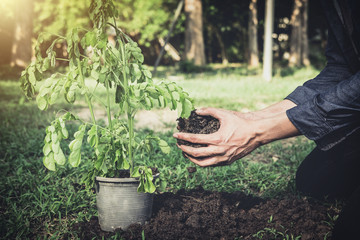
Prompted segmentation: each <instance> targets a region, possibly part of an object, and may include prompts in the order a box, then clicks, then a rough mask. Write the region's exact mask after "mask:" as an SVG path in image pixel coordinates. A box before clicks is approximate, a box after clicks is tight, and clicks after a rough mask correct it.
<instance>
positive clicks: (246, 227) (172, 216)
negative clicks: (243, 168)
mask: <svg viewBox="0 0 360 240" xmlns="http://www.w3.org/2000/svg"><path fill="white" fill-rule="evenodd" d="M336 214H338V209H333V208H331V207H330V205H327V204H324V203H321V202H318V201H315V200H312V199H309V198H306V197H300V198H299V197H295V196H288V197H283V198H282V199H269V200H264V199H260V198H257V197H252V196H247V195H245V194H244V193H241V192H234V193H224V192H223V193H220V192H210V191H205V190H203V189H195V190H191V191H188V192H186V191H184V190H181V191H178V192H177V193H176V194H173V193H161V194H156V195H155V196H154V206H153V214H152V218H151V219H150V220H149V222H148V223H147V224H145V225H143V226H142V225H139V224H133V225H131V226H130V227H129V228H128V229H127V230H126V231H122V230H121V229H119V230H117V231H116V233H117V234H120V235H121V236H122V237H123V238H124V239H130V240H131V239H142V232H144V235H145V239H207V240H208V239H224V240H225V239H231V240H233V239H296V237H297V236H301V239H302V240H310V239H331V221H330V218H329V216H331V217H333V216H335V215H336ZM73 228H74V229H73V230H74V231H76V232H77V233H79V234H80V236H79V237H80V238H81V239H94V238H95V239H98V238H100V239H101V238H102V237H103V238H105V239H106V238H108V237H110V236H113V235H114V234H115V233H109V232H103V231H102V230H101V229H100V226H99V224H98V219H97V217H93V218H92V219H91V220H90V221H89V222H80V223H76V224H74V225H73ZM286 235H288V237H289V238H287V237H286ZM325 236H326V237H325ZM291 237H293V238H291Z"/></svg>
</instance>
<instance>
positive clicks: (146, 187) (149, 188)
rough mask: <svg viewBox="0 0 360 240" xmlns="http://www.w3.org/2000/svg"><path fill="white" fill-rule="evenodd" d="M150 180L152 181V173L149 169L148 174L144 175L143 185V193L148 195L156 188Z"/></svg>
mask: <svg viewBox="0 0 360 240" xmlns="http://www.w3.org/2000/svg"><path fill="white" fill-rule="evenodd" d="M152 180H153V176H152V172H151V169H150V173H149V172H146V174H145V184H144V190H145V192H148V193H153V192H155V190H156V187H155V185H154V183H153V182H152Z"/></svg>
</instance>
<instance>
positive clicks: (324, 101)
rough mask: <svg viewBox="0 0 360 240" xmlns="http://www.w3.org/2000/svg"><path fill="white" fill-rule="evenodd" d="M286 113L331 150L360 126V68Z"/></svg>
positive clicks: (315, 139)
mask: <svg viewBox="0 0 360 240" xmlns="http://www.w3.org/2000/svg"><path fill="white" fill-rule="evenodd" d="M286 113H287V116H288V118H289V119H290V121H291V122H292V123H293V124H294V126H295V127H296V128H297V129H298V130H299V131H300V132H301V133H302V134H303V135H305V136H306V137H307V138H309V139H311V140H314V141H315V142H316V143H317V145H318V147H319V148H320V149H322V150H328V149H330V148H331V147H333V146H335V145H336V144H337V143H339V142H341V141H342V140H344V139H345V138H346V137H347V136H349V135H350V134H351V133H353V132H354V131H356V130H358V129H359V128H360V71H359V72H357V73H356V74H354V75H352V76H351V77H350V78H348V79H346V80H344V81H341V82H339V83H338V84H336V85H335V86H333V87H332V88H331V89H329V90H327V91H326V92H323V93H317V94H315V95H314V97H312V98H311V99H310V100H308V101H306V102H304V103H301V104H299V105H298V106H296V107H294V108H292V109H289V110H288V111H287V112H286Z"/></svg>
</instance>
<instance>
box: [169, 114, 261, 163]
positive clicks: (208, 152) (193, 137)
mask: <svg viewBox="0 0 360 240" xmlns="http://www.w3.org/2000/svg"><path fill="white" fill-rule="evenodd" d="M196 113H197V114H199V115H210V116H213V117H214V118H217V119H218V120H219V121H220V128H219V130H218V131H217V132H215V133H212V134H191V133H175V134H174V137H175V138H177V139H182V140H185V141H188V142H192V143H198V144H205V145H207V146H206V147H200V148H194V147H190V146H185V145H178V147H179V148H180V149H181V150H182V151H183V152H184V153H185V155H186V157H188V158H189V160H191V161H192V162H194V163H195V164H197V165H199V166H202V167H206V166H218V165H228V164H231V163H233V162H234V161H235V160H237V159H239V158H242V157H244V156H246V155H247V154H249V153H250V152H252V151H253V150H254V149H255V148H257V147H259V146H260V145H261V143H260V142H258V138H257V135H258V134H257V132H256V130H257V129H259V128H258V127H257V121H256V120H252V118H251V117H249V116H247V115H246V114H243V113H238V112H234V111H228V110H224V109H216V108H204V109H199V110H197V111H196Z"/></svg>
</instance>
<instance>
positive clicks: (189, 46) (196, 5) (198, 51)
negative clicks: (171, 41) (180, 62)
mask: <svg viewBox="0 0 360 240" xmlns="http://www.w3.org/2000/svg"><path fill="white" fill-rule="evenodd" d="M185 14H186V27H185V58H186V60H189V61H193V62H194V64H195V65H204V64H205V47H204V38H203V21H202V3H201V0H185Z"/></svg>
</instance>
